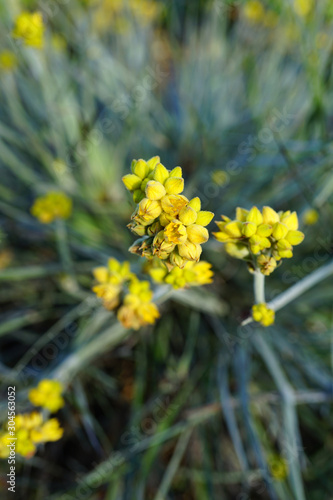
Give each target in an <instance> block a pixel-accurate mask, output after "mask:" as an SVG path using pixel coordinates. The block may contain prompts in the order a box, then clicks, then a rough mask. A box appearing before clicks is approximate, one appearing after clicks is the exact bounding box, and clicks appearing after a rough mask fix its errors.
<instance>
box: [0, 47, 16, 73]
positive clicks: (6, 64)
mask: <svg viewBox="0 0 333 500" xmlns="http://www.w3.org/2000/svg"><path fill="white" fill-rule="evenodd" d="M17 62H18V61H17V57H16V55H15V54H14V52H11V51H10V50H4V51H3V52H1V53H0V70H2V71H12V70H13V69H15V68H16V66H17Z"/></svg>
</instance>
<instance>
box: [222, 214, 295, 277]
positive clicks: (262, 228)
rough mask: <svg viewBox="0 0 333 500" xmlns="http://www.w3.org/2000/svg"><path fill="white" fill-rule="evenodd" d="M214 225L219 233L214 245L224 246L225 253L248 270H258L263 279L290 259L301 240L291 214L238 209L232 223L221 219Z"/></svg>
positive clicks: (223, 218)
mask: <svg viewBox="0 0 333 500" xmlns="http://www.w3.org/2000/svg"><path fill="white" fill-rule="evenodd" d="M216 224H217V226H218V228H219V231H218V232H216V233H213V234H214V236H215V238H216V239H217V241H220V242H221V243H225V249H226V251H227V253H229V254H230V255H231V256H233V257H236V258H239V259H244V260H247V261H248V263H249V265H250V268H251V269H253V267H254V268H255V269H259V270H260V271H261V272H262V273H263V274H264V275H266V276H268V275H269V274H271V273H272V272H273V271H274V269H275V268H276V267H277V261H280V260H281V259H282V258H290V257H292V256H293V247H294V246H295V245H299V244H300V243H301V242H302V241H303V239H304V234H303V233H302V232H301V231H299V230H298V217H297V214H296V212H290V210H288V211H287V212H276V211H275V210H273V209H272V208H271V207H264V208H263V209H262V211H260V210H259V209H258V208H257V207H252V208H251V210H245V209H244V208H240V207H239V208H237V209H236V219H235V220H231V219H229V218H228V217H226V216H222V222H217V223H216Z"/></svg>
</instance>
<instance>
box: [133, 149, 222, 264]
mask: <svg viewBox="0 0 333 500" xmlns="http://www.w3.org/2000/svg"><path fill="white" fill-rule="evenodd" d="M131 170H132V173H131V174H127V175H125V176H124V177H123V182H124V184H125V187H126V188H127V189H128V190H129V191H130V192H131V193H133V201H134V202H135V203H137V208H136V209H135V211H134V213H133V215H132V222H131V223H130V224H129V225H128V227H129V229H130V230H131V231H132V232H133V233H135V234H136V235H138V236H140V237H141V239H140V240H137V241H136V242H135V243H134V244H133V245H132V247H131V248H130V252H132V253H136V254H138V255H140V256H143V257H146V258H147V259H151V258H152V257H154V256H155V257H158V258H159V259H161V260H163V261H164V262H165V264H166V266H167V268H168V269H169V270H171V269H172V268H173V267H174V266H178V267H180V268H183V267H184V266H185V265H186V263H187V262H189V261H195V262H197V261H199V259H200V255H201V252H202V248H201V245H202V244H203V243H205V242H206V241H207V240H208V238H209V234H208V231H207V229H206V227H205V226H207V225H208V224H209V223H210V222H211V220H212V218H213V216H214V214H213V213H212V212H207V211H203V210H201V202H200V199H199V198H193V199H192V200H188V199H187V198H186V196H184V195H182V194H181V193H182V192H183V190H184V179H183V177H182V169H181V167H176V168H174V169H173V170H171V171H170V170H168V169H166V168H165V166H164V165H162V163H160V158H159V157H158V156H155V157H153V158H151V159H150V160H148V161H144V160H133V162H132V166H131Z"/></svg>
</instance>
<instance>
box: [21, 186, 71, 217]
mask: <svg viewBox="0 0 333 500" xmlns="http://www.w3.org/2000/svg"><path fill="white" fill-rule="evenodd" d="M31 213H32V215H33V216H34V217H37V219H38V220H39V221H40V222H42V223H43V224H49V223H50V222H52V221H53V220H54V219H56V218H60V219H67V218H68V217H69V216H70V215H71V213H72V200H71V199H70V198H69V197H68V196H66V195H65V194H64V193H60V192H50V193H48V194H46V195H45V196H40V197H39V198H36V200H35V202H34V204H33V206H32V207H31Z"/></svg>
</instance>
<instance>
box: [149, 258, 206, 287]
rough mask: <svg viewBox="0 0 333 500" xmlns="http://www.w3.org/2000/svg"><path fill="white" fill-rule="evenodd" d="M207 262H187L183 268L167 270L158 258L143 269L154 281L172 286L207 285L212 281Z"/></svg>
mask: <svg viewBox="0 0 333 500" xmlns="http://www.w3.org/2000/svg"><path fill="white" fill-rule="evenodd" d="M211 268H212V265H211V264H210V263H209V262H205V261H201V262H187V263H186V264H185V266H184V267H183V269H181V268H179V267H174V268H173V269H172V270H171V271H170V272H168V269H167V267H166V266H165V265H164V264H163V262H162V261H160V260H159V259H153V260H152V261H150V262H148V265H146V266H145V271H146V272H147V273H148V274H149V275H150V277H151V278H152V279H153V280H154V281H156V283H166V284H168V285H171V286H172V287H173V288H175V289H178V288H184V287H191V286H200V285H207V284H209V283H212V282H213V279H212V278H213V276H214V273H213V271H212V269H211Z"/></svg>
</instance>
